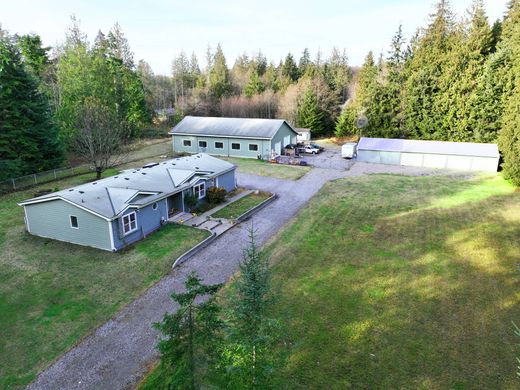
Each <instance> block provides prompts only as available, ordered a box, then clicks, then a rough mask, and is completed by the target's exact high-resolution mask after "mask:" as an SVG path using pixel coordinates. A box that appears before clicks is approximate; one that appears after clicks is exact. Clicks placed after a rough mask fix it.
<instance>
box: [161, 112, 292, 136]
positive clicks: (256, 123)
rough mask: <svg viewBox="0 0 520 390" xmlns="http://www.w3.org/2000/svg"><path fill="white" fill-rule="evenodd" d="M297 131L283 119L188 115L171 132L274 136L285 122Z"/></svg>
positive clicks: (202, 134)
mask: <svg viewBox="0 0 520 390" xmlns="http://www.w3.org/2000/svg"><path fill="white" fill-rule="evenodd" d="M284 123H285V124H287V126H289V128H290V129H291V130H293V131H294V132H295V133H297V132H296V131H295V130H294V129H293V128H292V127H291V126H290V125H289V124H288V123H287V122H286V121H285V120H283V119H251V118H218V117H200V116H186V117H184V119H183V120H182V121H180V122H179V123H178V124H177V125H176V126H175V127H174V128H173V129H172V130H171V131H170V133H169V134H172V135H175V134H184V135H200V136H221V137H237V138H240V137H242V138H244V137H245V138H273V137H274V136H275V134H276V133H277V132H278V130H279V129H280V127H282V125H283V124H284Z"/></svg>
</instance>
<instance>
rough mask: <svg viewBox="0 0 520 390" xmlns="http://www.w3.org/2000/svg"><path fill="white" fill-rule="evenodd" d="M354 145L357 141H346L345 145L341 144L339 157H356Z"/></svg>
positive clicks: (355, 145)
mask: <svg viewBox="0 0 520 390" xmlns="http://www.w3.org/2000/svg"><path fill="white" fill-rule="evenodd" d="M356 147H357V143H355V142H347V143H346V144H345V145H342V146H341V157H343V158H354V157H356V154H357V152H356Z"/></svg>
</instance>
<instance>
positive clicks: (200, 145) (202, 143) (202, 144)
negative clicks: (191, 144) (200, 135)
mask: <svg viewBox="0 0 520 390" xmlns="http://www.w3.org/2000/svg"><path fill="white" fill-rule="evenodd" d="M207 147H208V143H207V142H206V141H199V148H207Z"/></svg>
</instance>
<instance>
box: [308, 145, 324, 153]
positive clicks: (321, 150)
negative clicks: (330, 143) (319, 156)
mask: <svg viewBox="0 0 520 390" xmlns="http://www.w3.org/2000/svg"><path fill="white" fill-rule="evenodd" d="M309 145H310V146H312V147H313V148H317V149H319V150H320V152H323V151H324V150H325V148H324V147H323V146H320V145H318V144H309Z"/></svg>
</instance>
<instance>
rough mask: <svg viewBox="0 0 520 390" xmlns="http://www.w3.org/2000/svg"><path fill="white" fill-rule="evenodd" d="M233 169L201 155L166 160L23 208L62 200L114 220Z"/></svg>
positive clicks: (34, 200) (53, 195)
mask: <svg viewBox="0 0 520 390" xmlns="http://www.w3.org/2000/svg"><path fill="white" fill-rule="evenodd" d="M234 167H235V165H233V164H231V163H229V162H227V161H224V160H220V159H218V158H215V157H212V156H209V155H207V154H204V153H200V154H195V155H193V156H189V157H180V158H175V159H173V160H168V161H164V162H161V163H160V164H158V165H155V166H153V167H151V168H138V169H128V170H125V171H122V172H121V173H120V174H118V175H115V176H111V177H107V178H105V179H101V180H98V181H95V182H92V183H87V184H82V185H80V186H77V187H73V188H69V189H66V190H63V191H58V192H53V193H51V194H48V195H43V196H39V197H37V198H32V199H28V200H25V201H23V202H21V203H20V205H21V206H24V205H29V204H32V203H39V202H46V201H51V200H56V199H62V200H65V201H67V202H69V203H72V204H75V205H77V206H79V207H82V208H84V209H87V210H89V211H91V212H93V213H94V214H97V215H100V216H102V217H104V218H107V219H112V218H115V217H117V216H118V215H119V214H120V213H121V212H123V211H124V210H126V209H127V208H128V207H130V206H134V207H139V206H141V205H143V204H148V203H150V202H153V201H155V200H157V199H160V198H163V197H165V196H168V195H171V194H174V193H177V192H180V191H182V190H183V189H185V188H188V187H190V186H192V185H193V184H195V183H196V182H197V181H198V180H200V179H204V178H209V177H214V176H217V175H220V174H222V173H225V172H227V171H229V170H231V169H233V168H234Z"/></svg>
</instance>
